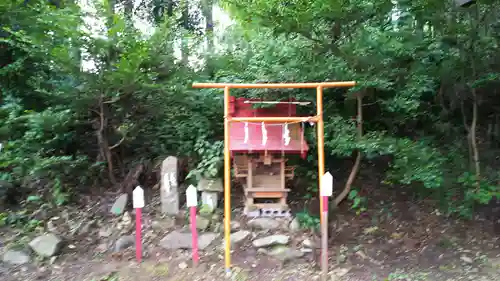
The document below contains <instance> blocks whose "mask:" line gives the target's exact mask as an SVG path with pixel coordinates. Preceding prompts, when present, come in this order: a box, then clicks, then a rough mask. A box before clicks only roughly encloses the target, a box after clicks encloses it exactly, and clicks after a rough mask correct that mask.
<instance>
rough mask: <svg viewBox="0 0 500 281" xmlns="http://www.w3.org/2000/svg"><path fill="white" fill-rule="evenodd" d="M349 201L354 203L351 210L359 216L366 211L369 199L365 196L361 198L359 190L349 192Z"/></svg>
mask: <svg viewBox="0 0 500 281" xmlns="http://www.w3.org/2000/svg"><path fill="white" fill-rule="evenodd" d="M347 199H349V200H351V201H352V205H351V209H353V210H355V211H356V214H357V215H359V214H361V213H362V212H364V211H366V200H367V198H366V197H364V196H360V195H359V192H358V190H356V189H353V190H351V191H350V192H349V195H348V196H347Z"/></svg>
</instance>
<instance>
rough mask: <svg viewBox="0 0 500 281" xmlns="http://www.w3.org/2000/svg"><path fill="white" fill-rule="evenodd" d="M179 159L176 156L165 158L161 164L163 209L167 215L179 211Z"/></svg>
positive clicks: (175, 213)
mask: <svg viewBox="0 0 500 281" xmlns="http://www.w3.org/2000/svg"><path fill="white" fill-rule="evenodd" d="M178 176H179V161H178V160H177V158H176V157H174V156H169V157H167V159H165V160H163V163H162V165H161V185H160V186H161V187H160V196H161V211H162V213H164V214H166V215H177V214H178V213H179V182H178V179H177V178H178Z"/></svg>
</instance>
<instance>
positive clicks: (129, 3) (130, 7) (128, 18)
mask: <svg viewBox="0 0 500 281" xmlns="http://www.w3.org/2000/svg"><path fill="white" fill-rule="evenodd" d="M123 5H124V12H123V15H124V17H125V23H126V24H127V26H128V27H133V26H134V21H133V20H134V19H133V18H134V0H125V1H124V3H123Z"/></svg>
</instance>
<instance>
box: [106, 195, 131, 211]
mask: <svg viewBox="0 0 500 281" xmlns="http://www.w3.org/2000/svg"><path fill="white" fill-rule="evenodd" d="M127 202H128V194H127V193H123V194H120V196H118V198H117V199H116V201H115V203H114V204H113V206H111V210H110V212H111V213H113V214H115V215H117V216H119V215H121V214H123V212H125V208H126V207H127Z"/></svg>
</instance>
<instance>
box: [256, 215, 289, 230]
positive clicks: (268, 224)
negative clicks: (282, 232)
mask: <svg viewBox="0 0 500 281" xmlns="http://www.w3.org/2000/svg"><path fill="white" fill-rule="evenodd" d="M248 226H250V227H252V228H257V229H269V230H271V229H277V228H279V227H280V226H281V223H280V222H279V221H277V220H274V219H271V218H257V219H254V220H251V221H249V222H248Z"/></svg>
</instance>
